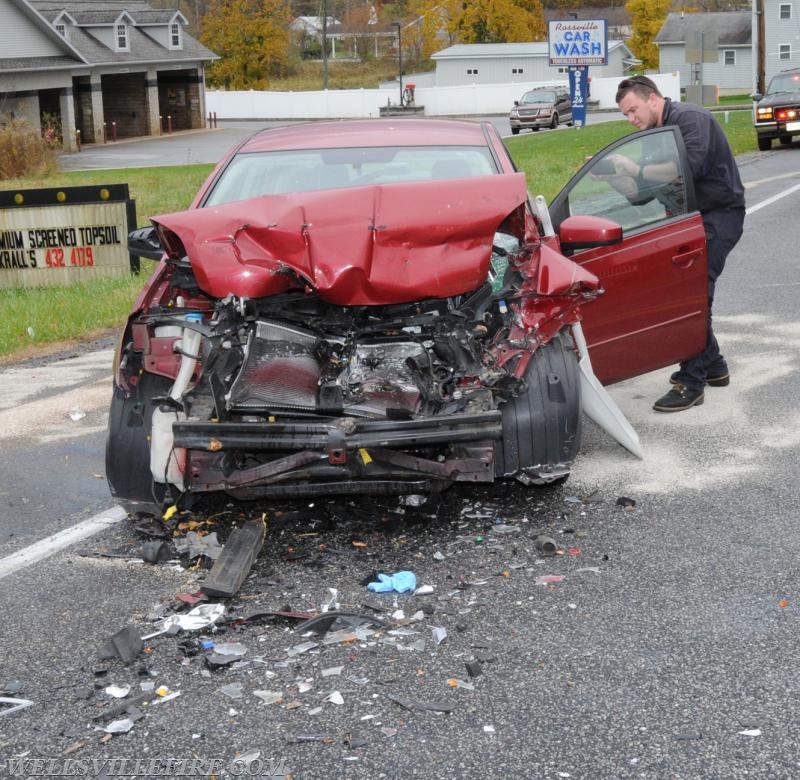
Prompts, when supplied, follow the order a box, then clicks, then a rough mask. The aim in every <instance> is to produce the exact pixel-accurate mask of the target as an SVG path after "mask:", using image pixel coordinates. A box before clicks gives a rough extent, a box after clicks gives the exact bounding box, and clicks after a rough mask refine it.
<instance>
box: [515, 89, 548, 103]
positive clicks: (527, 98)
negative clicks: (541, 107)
mask: <svg viewBox="0 0 800 780" xmlns="http://www.w3.org/2000/svg"><path fill="white" fill-rule="evenodd" d="M522 102H523V103H555V102H556V93H555V92H544V91H541V92H526V93H525V94H524V95H523V96H522Z"/></svg>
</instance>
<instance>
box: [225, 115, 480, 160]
mask: <svg viewBox="0 0 800 780" xmlns="http://www.w3.org/2000/svg"><path fill="white" fill-rule="evenodd" d="M486 145H487V138H486V136H485V135H484V130H483V127H482V125H481V124H480V123H479V122H470V121H465V120H455V119H431V118H414V119H412V118H405V117H401V118H398V119H394V118H385V119H350V120H341V121H338V122H305V123H303V124H297V125H286V126H284V127H275V128H269V129H265V130H260V131H259V132H258V133H256V134H255V135H253V136H251V137H250V138H249V139H248V140H246V141H245V142H244V143H243V144H242V145H241V146H240V147H239V149H238V152H239V153H242V152H245V153H247V152H260V151H277V150H291V149H334V148H341V147H354V146H486Z"/></svg>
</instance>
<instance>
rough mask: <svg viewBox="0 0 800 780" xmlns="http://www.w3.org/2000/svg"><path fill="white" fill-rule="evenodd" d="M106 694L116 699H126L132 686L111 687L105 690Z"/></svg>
mask: <svg viewBox="0 0 800 780" xmlns="http://www.w3.org/2000/svg"><path fill="white" fill-rule="evenodd" d="M105 692H106V693H107V694H108V695H109V696H113V697H114V698H115V699H124V698H125V697H126V696H127V695H128V694H129V693H130V692H131V686H130V685H109V686H107V687H106V688H105Z"/></svg>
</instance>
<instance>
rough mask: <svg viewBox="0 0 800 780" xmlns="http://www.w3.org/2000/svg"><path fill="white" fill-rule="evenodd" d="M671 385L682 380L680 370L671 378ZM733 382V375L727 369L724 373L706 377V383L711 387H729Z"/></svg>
mask: <svg viewBox="0 0 800 780" xmlns="http://www.w3.org/2000/svg"><path fill="white" fill-rule="evenodd" d="M669 383H670V384H671V385H679V384H680V383H681V380H680V379H678V372H677V371H676V372H675V373H674V374H672V376H670V378H669ZM730 383H731V375H730V374H729V373H728V372H727V371H726V372H725V373H724V374H709V375H708V376H707V377H706V384H707V385H708V386H709V387H727V386H728V385H729V384H730Z"/></svg>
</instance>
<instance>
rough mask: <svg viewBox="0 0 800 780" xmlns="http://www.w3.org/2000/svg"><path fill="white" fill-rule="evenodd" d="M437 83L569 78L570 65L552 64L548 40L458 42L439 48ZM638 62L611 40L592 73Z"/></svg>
mask: <svg viewBox="0 0 800 780" xmlns="http://www.w3.org/2000/svg"><path fill="white" fill-rule="evenodd" d="M431 59H432V60H433V61H434V62H435V63H436V86H438V87H450V86H460V85H465V84H509V83H515V84H528V83H531V82H540V81H556V80H563V79H566V78H567V72H568V70H569V69H568V68H566V67H551V66H550V53H549V47H548V44H547V42H546V41H541V42H536V43H459V44H456V45H455V46H449V47H448V48H446V49H442V50H441V51H437V52H436V53H435V54H434V55H433V56H432V57H431ZM637 63H638V60H637V59H636V58H635V57H634V56H633V54H632V52H631V50H630V49H629V48H628V47H627V46H626V44H625V43H624V42H623V41H609V42H608V64H607V65H603V66H600V65H592V66H591V69H590V75H591V76H592V77H598V78H604V77H613V78H622V77H624V76H625V75H626V74H627V73H628V72H629V71H630V69H631V68H632V67H634V66H635V65H636V64H637Z"/></svg>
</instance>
